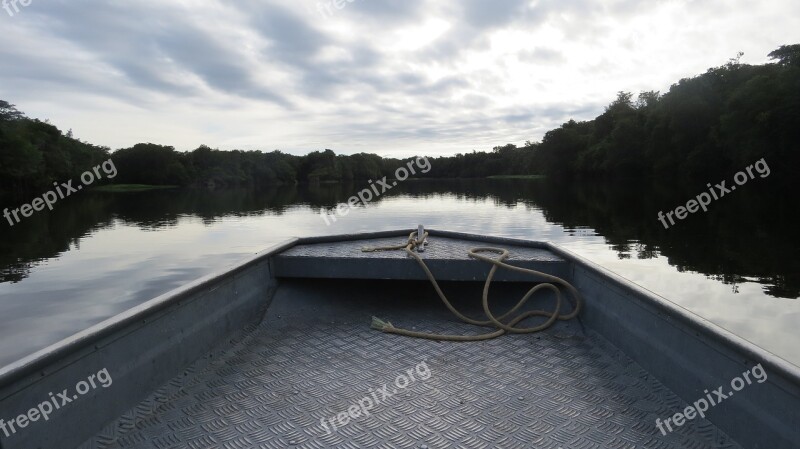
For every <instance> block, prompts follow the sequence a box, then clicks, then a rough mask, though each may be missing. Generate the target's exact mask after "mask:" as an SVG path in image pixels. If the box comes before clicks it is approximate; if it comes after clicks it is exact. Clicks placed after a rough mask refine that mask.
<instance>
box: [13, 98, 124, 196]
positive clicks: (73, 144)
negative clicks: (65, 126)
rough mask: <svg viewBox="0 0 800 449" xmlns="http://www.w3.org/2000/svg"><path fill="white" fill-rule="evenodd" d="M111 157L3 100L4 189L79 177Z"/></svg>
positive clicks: (35, 186) (98, 148)
mask: <svg viewBox="0 0 800 449" xmlns="http://www.w3.org/2000/svg"><path fill="white" fill-rule="evenodd" d="M108 157H109V150H108V148H104V147H98V146H95V145H91V144H88V143H85V142H81V141H80V140H78V139H74V138H73V137H72V132H71V131H70V132H67V133H66V134H62V133H61V131H60V130H59V129H58V128H56V127H55V126H53V125H51V124H50V123H48V122H42V121H39V120H33V119H29V118H27V117H25V116H24V115H23V114H22V113H21V112H19V111H18V110H17V109H16V108H15V107H14V105H11V104H9V103H8V102H6V101H2V100H0V192H24V191H27V190H30V189H34V188H37V189H38V188H41V187H44V186H50V185H51V184H52V183H53V182H56V181H66V180H68V179H71V178H74V177H76V176H79V175H80V174H81V173H83V172H84V171H85V170H86V169H89V168H91V167H94V166H96V165H98V164H100V163H102V162H103V161H105V160H107V159H108Z"/></svg>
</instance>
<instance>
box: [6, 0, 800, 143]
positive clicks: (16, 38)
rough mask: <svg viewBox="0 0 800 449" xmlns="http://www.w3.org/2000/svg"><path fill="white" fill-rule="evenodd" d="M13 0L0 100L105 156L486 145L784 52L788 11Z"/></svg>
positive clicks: (593, 0) (453, 0)
mask: <svg viewBox="0 0 800 449" xmlns="http://www.w3.org/2000/svg"><path fill="white" fill-rule="evenodd" d="M20 1H21V0H17V10H15V8H14V6H13V5H11V4H10V3H13V1H12V0H5V2H6V3H9V6H8V9H9V10H10V11H11V13H13V15H12V14H10V13H8V11H3V10H0V35H1V36H2V37H3V41H2V45H0V61H2V62H1V63H0V99H5V100H7V101H9V102H11V103H14V104H16V105H17V107H18V108H19V109H20V110H22V111H24V112H26V113H27V114H28V115H29V116H31V117H35V118H39V119H42V120H44V119H50V121H51V122H52V123H53V124H55V125H57V126H58V127H59V128H61V129H63V130H66V129H69V128H71V129H73V132H74V134H75V136H76V137H78V138H81V139H82V140H86V141H89V142H92V143H96V144H99V145H106V146H109V147H111V148H112V149H116V148H121V147H125V146H130V145H133V144H135V143H138V142H154V143H160V144H166V145H173V146H175V147H176V148H178V149H179V150H191V149H194V148H196V147H197V146H199V145H200V144H208V145H210V146H212V147H218V148H221V149H233V148H241V149H261V150H273V149H281V150H284V151H288V152H292V153H299V154H302V153H305V152H308V151H311V150H316V149H324V148H331V149H334V150H335V151H337V152H340V153H354V152H361V151H366V152H375V153H379V154H382V155H393V156H406V155H412V154H423V153H424V154H431V155H433V154H454V153H457V152H465V151H471V150H473V149H477V150H485V149H490V148H492V147H493V146H495V145H499V144H505V143H508V142H512V143H517V144H521V143H523V142H524V141H526V140H538V139H540V138H541V137H542V135H543V134H544V132H545V131H547V130H548V129H551V128H553V127H555V126H558V125H559V124H560V123H562V122H564V121H566V120H568V119H570V118H575V119H578V120H581V119H590V118H593V117H595V116H596V115H597V114H599V113H600V112H602V110H603V107H604V106H605V105H606V104H608V103H609V102H610V101H611V100H613V99H614V97H615V96H616V92H617V91H620V90H627V91H632V92H639V91H642V90H660V91H662V92H663V91H666V90H667V89H668V88H669V86H670V84H672V83H673V82H675V81H677V80H679V79H680V78H682V77H687V76H692V75H695V74H699V73H702V72H704V71H705V70H706V69H707V68H708V67H710V66H714V65H721V64H723V63H725V62H726V61H727V60H728V59H729V58H731V57H733V56H735V55H736V53H737V52H738V51H743V52H744V53H745V55H744V57H743V58H742V61H743V62H747V63H763V62H766V61H767V57H766V54H767V53H769V52H770V51H771V50H773V49H775V48H776V47H778V46H779V45H781V44H789V43H798V42H800V2H798V1H797V0H777V1H743V0H648V1H634V0H610V1H606V0H602V1H601V0H419V1H414V0H391V1H388V0H351V1H348V0H336V1H335V2H334V1H333V0H280V1H279V0H262V1H257V0H235V1H233V0H229V1H214V0H158V1H151V0H136V1H133V0H126V1H117V0H106V1H100V0H68V1H67V0H64V1H57V0H32V2H31V3H30V4H29V5H28V6H22V4H21V3H19V2H20ZM337 3H338V5H339V6H343V7H342V8H341V9H339V8H337Z"/></svg>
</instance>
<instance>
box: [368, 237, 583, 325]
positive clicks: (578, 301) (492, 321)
mask: <svg viewBox="0 0 800 449" xmlns="http://www.w3.org/2000/svg"><path fill="white" fill-rule="evenodd" d="M427 237H428V233H427V232H426V233H424V234H423V236H422V238H421V239H420V238H418V236H417V232H412V233H411V234H410V235H409V236H408V241H407V243H406V244H405V245H395V246H383V247H376V248H362V249H361V250H362V251H364V252H376V251H393V250H400V249H402V250H404V251H405V252H406V253H407V254H408V255H409V256H411V257H413V258H414V259H416V260H417V262H419V265H420V267H422V270H423V271H425V275H426V276H427V277H428V280H430V281H431V284H433V288H434V289H435V290H436V293H437V294H438V295H439V298H440V299H441V300H442V302H443V303H444V305H445V306H446V307H447V308H448V309H449V310H450V311H451V312H452V313H453V314H454V315H455V316H457V317H458V318H459V319H461V320H462V321H464V322H466V323H469V324H473V325H476V326H483V327H494V328H496V329H497V330H495V331H493V332H489V333H486V334H481V335H440V334H431V333H426V332H416V331H410V330H407V329H399V328H396V327H394V326H393V325H392V323H390V322H385V321H382V320H380V319H378V318H376V317H373V318H372V326H371V327H372V328H373V329H377V330H380V331H382V332H386V333H390V334H398V335H405V336H408V337H415V338H425V339H429V340H442V341H480V340H489V339H492V338H496V337H499V336H501V335H503V334H505V333H508V332H510V333H514V334H529V333H532V332H539V331H542V330H545V329H547V328H548V327H550V326H552V325H553V324H554V323H555V322H556V320H562V321H563V320H570V319H572V318H574V317H575V316H577V315H578V313H579V312H580V310H581V306H582V303H583V299H582V298H581V295H580V293H579V292H578V290H577V289H576V288H575V287H573V286H572V284H570V283H569V282H567V281H565V280H563V279H561V278H559V277H557V276H552V275H549V274H546V273H542V272H541V271H536V270H531V269H528V268H522V267H517V266H514V265H510V264H508V263H505V262H504V261H505V260H506V259H507V258H508V257H509V256H510V253H509V252H508V250H506V249H503V248H493V247H479V248H472V249H470V250H469V252H468V254H469V256H470V257H472V258H473V259H477V260H481V261H484V262H488V263H490V264H492V268H491V269H490V270H489V275H488V276H487V277H486V282H485V283H484V285H483V311H484V313H485V314H486V317H487V318H489V319H488V320H484V321H479V320H474V319H472V318H469V317H467V316H465V315H463V314H462V313H461V312H459V311H458V310H456V308H455V307H453V305H452V304H451V303H450V301H448V299H447V296H445V294H444V292H443V291H442V289H441V288H440V287H439V283H438V282H436V278H434V276H433V273H431V270H430V269H429V268H428V266H427V265H426V264H425V261H424V260H422V258H421V257H420V256H419V254H417V253H415V252H414V249H415V248H417V247H419V246H420V245H423V244H424V242H425V239H426V238H427ZM482 253H494V254H499V255H500V257H498V258H496V259H493V258H491V257H487V256H484V255H483V254H482ZM498 268H505V269H508V270H512V271H517V272H520V273H526V274H531V275H534V276H539V277H540V278H543V279H545V280H547V281H549V282H545V283H541V284H537V285H535V286H533V287H532V288H531V289H530V290H528V292H527V293H526V294H525V296H523V297H522V299H520V300H519V302H517V304H516V305H515V306H514V307H512V308H511V310H509V311H508V312H506V313H504V314H503V315H501V316H499V317H495V316H494V314H492V311H491V310H490V309H489V286H490V285H491V283H492V279H493V278H494V274H495V272H496V271H497V269H498ZM559 285H560V286H562V287H564V288H565V289H567V290H568V291H569V293H570V295H571V296H572V297H573V298H574V300H575V304H574V306H573V309H572V312H570V313H567V314H561V313H560V312H561V290H559V288H558V286H559ZM542 289H550V290H553V292H555V294H556V307H555V310H554V311H552V312H548V311H546V310H530V311H527V312H524V313H521V314H519V315H518V316H516V317H514V318H512V319H511V320H510V321H508V322H506V323H504V322H503V321H505V320H507V319H508V318H509V316H511V315H513V314H514V313H515V312H517V311H518V310H519V309H520V308H521V307H522V306H524V305H525V303H526V302H527V301H528V299H529V298H530V297H531V296H532V295H533V294H534V293H536V292H538V291H539V290H542ZM532 316H543V317H547V321H545V322H544V323H542V324H539V325H538V326H533V327H516V325H517V324H518V323H519V322H521V321H523V320H526V319H528V318H530V317H532Z"/></svg>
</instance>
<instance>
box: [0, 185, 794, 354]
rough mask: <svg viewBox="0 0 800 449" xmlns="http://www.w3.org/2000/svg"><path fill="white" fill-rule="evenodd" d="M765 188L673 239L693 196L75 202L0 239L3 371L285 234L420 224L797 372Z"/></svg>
mask: <svg viewBox="0 0 800 449" xmlns="http://www.w3.org/2000/svg"><path fill="white" fill-rule="evenodd" d="M764 181H765V182H763V183H761V184H752V185H748V187H747V189H741V190H739V191H736V192H735V194H734V195H729V196H726V198H724V199H722V200H720V201H718V202H715V203H714V204H712V205H711V207H710V210H709V212H708V213H705V214H694V215H692V216H690V217H689V218H688V219H686V220H684V221H682V222H680V223H679V224H677V225H676V226H673V227H672V228H670V229H669V230H665V229H664V228H663V227H662V226H661V224H660V223H659V222H658V220H657V219H656V214H657V212H658V211H659V210H664V211H666V210H669V209H672V208H674V207H676V206H678V205H680V204H682V203H684V204H685V202H686V200H687V199H689V198H692V197H693V196H694V195H696V193H697V192H698V191H702V186H699V187H698V186H681V187H677V186H672V187H671V188H667V187H664V186H660V187H659V186H646V185H645V186H643V185H641V184H637V185H630V184H626V183H624V182H611V183H609V182H604V183H600V184H597V185H592V184H589V185H587V184H586V183H583V184H577V183H576V184H560V185H559V184H553V183H549V182H542V181H518V180H457V181H408V182H405V183H402V184H400V185H398V186H397V187H395V188H394V189H392V190H391V191H390V192H388V193H387V194H386V195H384V196H383V197H381V198H379V199H377V200H376V201H375V202H373V203H372V204H370V206H369V207H367V208H358V209H356V210H353V211H352V212H351V213H350V214H349V215H348V216H347V217H342V218H341V219H340V220H339V221H338V222H337V223H335V224H333V225H332V226H330V227H328V226H326V225H325V222H324V221H323V220H322V219H321V218H320V217H319V215H318V213H319V210H320V209H321V208H322V209H326V210H331V209H333V208H334V207H335V206H336V204H337V203H340V202H346V201H347V198H348V197H349V196H350V195H353V194H354V193H355V192H357V191H358V190H359V189H361V188H364V186H362V185H358V184H355V185H320V186H314V187H304V186H299V187H294V186H288V187H279V188H272V189H266V190H246V189H243V190H225V191H216V192H212V191H205V190H171V191H150V192H136V193H124V194H120V193H116V194H114V193H98V192H83V193H82V194H81V195H78V196H73V197H70V198H68V199H67V200H65V201H64V202H62V203H59V205H58V207H57V208H56V209H55V210H54V211H52V212H48V213H38V214H36V215H34V216H33V217H31V218H28V219H26V220H25V221H24V222H23V223H21V224H20V225H17V226H15V227H13V228H9V227H8V226H2V227H0V232H2V238H0V365H3V364H5V363H8V362H10V361H13V360H15V359H16V358H18V357H20V356H23V355H26V354H29V353H30V352H32V351H34V350H36V349H40V348H42V347H44V346H46V345H48V344H51V343H53V342H55V341H57V340H58V339H60V338H64V337H66V336H69V335H71V334H72V333H74V332H77V331H79V330H82V329H84V328H86V327H88V326H90V325H92V324H96V323H97V322H99V321H102V320H103V319H105V318H108V317H110V316H113V315H114V314H116V313H119V312H120V311H122V310H125V309H127V308H129V307H131V306H134V305H136V304H140V303H141V302H143V301H146V300H147V299H150V298H152V297H154V296H157V295H159V294H162V293H164V292H167V291H169V290H170V289H172V288H175V287H177V286H179V285H181V284H183V283H185V282H188V281H190V280H192V279H196V278H197V277H200V276H202V275H204V274H207V273H209V272H212V271H215V270H219V269H221V268H223V267H225V266H227V265H230V264H232V263H234V262H235V261H237V260H240V259H242V258H244V257H246V256H247V255H249V254H252V253H255V252H257V251H259V250H261V249H263V248H265V247H267V246H268V245H270V244H272V243H277V242H279V241H281V240H283V239H285V238H287V237H289V236H295V235H299V236H304V235H319V234H338V233H347V232H358V231H370V230H380V229H396V228H408V227H411V226H413V225H414V224H416V223H418V222H422V223H425V224H426V225H428V226H430V227H436V228H440V229H453V230H458V231H464V232H474V233H480V234H494V235H505V236H510V237H519V238H529V239H540V240H551V241H554V242H556V243H558V244H560V245H562V246H565V247H566V248H568V249H570V250H572V251H575V252H577V253H580V254H581V255H583V256H585V257H587V258H589V259H591V260H593V261H595V262H597V263H600V264H602V265H604V266H606V267H608V268H609V269H612V270H613V271H616V272H619V273H620V274H621V275H623V276H625V277H628V278H629V279H631V280H633V281H634V282H637V283H639V284H641V285H643V286H645V287H646V288H649V289H651V290H653V291H654V292H656V293H658V294H660V295H662V296H664V297H666V298H668V299H670V300H673V301H675V302H676V303H678V304H680V305H682V306H684V307H687V308H689V309H691V310H692V311H694V312H695V313H698V314H701V315H703V316H705V317H706V318H709V319H711V320H712V321H714V322H715V323H717V324H719V325H722V326H724V327H726V328H728V329H730V330H732V331H734V332H737V333H739V334H740V335H743V336H744V337H746V338H748V339H750V340H751V341H754V342H756V343H757V344H760V345H762V346H764V347H767V348H768V349H769V350H771V351H773V352H776V353H778V354H780V355H781V356H783V357H784V358H786V359H788V360H791V361H793V362H795V363H798V364H800V351H798V350H797V349H796V347H797V344H796V342H797V337H796V336H795V332H794V326H795V325H796V323H797V322H800V320H798V318H800V304H798V303H800V301H795V300H794V298H797V297H798V296H799V295H800V262H798V260H797V258H796V257H794V254H793V253H794V252H795V251H796V250H797V249H798V248H800V241H798V239H799V238H798V234H797V232H796V229H797V228H798V226H797V225H798V224H800V217H799V216H798V211H797V209H796V207H794V204H793V201H792V199H791V198H789V197H788V195H773V194H771V192H774V191H776V190H777V189H776V188H775V186H771V185H769V183H768V182H769V179H765V180H764Z"/></svg>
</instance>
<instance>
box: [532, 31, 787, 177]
mask: <svg viewBox="0 0 800 449" xmlns="http://www.w3.org/2000/svg"><path fill="white" fill-rule="evenodd" d="M741 56H742V54H741V53H740V54H739V56H738V57H737V58H735V59H732V60H730V61H729V62H728V63H727V64H725V65H723V66H721V67H715V68H712V69H709V70H708V71H707V72H706V73H704V74H702V75H700V76H697V77H694V78H688V79H683V80H681V81H680V82H678V83H677V84H675V85H673V86H672V87H671V88H670V90H669V92H667V93H666V94H664V95H660V94H659V93H658V92H643V93H641V94H640V95H638V98H637V99H636V100H634V98H633V95H632V94H631V93H628V92H620V93H619V95H618V96H617V99H616V100H615V101H614V102H613V103H611V105H609V106H608V107H607V108H606V110H605V112H604V113H603V114H601V115H600V116H599V117H597V118H595V119H594V120H591V121H586V122H575V121H569V122H567V123H565V124H563V125H562V126H561V127H560V128H558V129H555V130H552V131H549V132H548V133H547V134H545V136H544V139H543V140H542V142H541V143H538V144H533V145H531V146H530V148H531V150H532V151H533V152H534V153H535V157H534V167H535V168H534V169H538V170H539V171H541V172H542V173H547V174H548V175H550V176H555V177H561V176H574V175H611V176H615V177H618V176H623V177H631V176H635V175H644V176H649V177H654V178H665V179H669V178H673V177H681V176H688V177H695V176H697V175H702V176H703V177H704V178H708V177H709V176H712V175H718V176H725V175H728V174H730V173H732V172H735V171H738V170H741V169H743V168H744V167H746V166H748V165H750V164H752V163H753V162H755V161H756V160H758V159H761V158H766V160H767V162H768V163H770V164H773V165H776V166H783V167H790V170H784V171H783V173H784V174H785V175H786V176H791V175H792V172H793V171H796V170H797V167H799V166H800V44H798V45H791V46H782V47H780V48H779V49H777V50H775V51H773V52H772V53H770V54H769V57H770V58H772V59H773V60H775V61H776V62H775V63H772V64H765V65H747V64H741V63H740V62H739V58H740V57H741ZM792 177H793V176H792Z"/></svg>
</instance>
